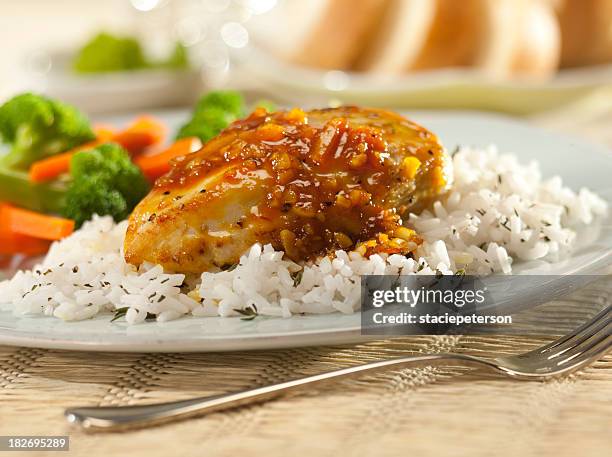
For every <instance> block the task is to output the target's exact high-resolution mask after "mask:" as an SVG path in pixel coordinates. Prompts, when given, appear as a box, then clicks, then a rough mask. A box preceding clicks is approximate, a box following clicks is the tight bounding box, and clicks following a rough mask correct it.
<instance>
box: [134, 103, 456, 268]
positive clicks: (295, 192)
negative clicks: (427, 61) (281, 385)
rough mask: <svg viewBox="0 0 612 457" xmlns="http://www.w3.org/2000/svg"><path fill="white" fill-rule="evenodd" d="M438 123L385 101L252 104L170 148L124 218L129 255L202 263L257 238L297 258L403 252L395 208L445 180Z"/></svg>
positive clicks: (426, 201) (414, 203) (234, 254)
mask: <svg viewBox="0 0 612 457" xmlns="http://www.w3.org/2000/svg"><path fill="white" fill-rule="evenodd" d="M447 164H448V161H447V156H446V154H445V152H444V149H443V147H442V146H441V144H440V143H439V141H438V139H437V138H436V136H435V135H434V134H432V133H431V132H429V131H427V130H426V129H424V128H423V127H420V126H418V125H416V124H414V123H412V122H410V121H408V120H406V119H405V118H403V117H402V116H400V115H398V114H395V113H392V112H389V111H384V110H377V109H361V108H356V107H341V108H334V109H331V108H330V109H322V110H312V111H307V112H304V111H301V110H298V109H294V110H291V111H281V112H276V113H267V112H266V111H265V110H263V109H258V110H256V111H255V112H254V113H252V114H251V115H250V116H249V117H248V118H246V119H244V120H240V121H237V122H234V123H233V124H232V125H231V126H229V127H228V128H227V129H225V130H224V131H223V132H221V134H220V135H219V136H217V137H216V138H214V139H212V140H211V141H209V142H208V143H207V144H206V145H204V147H203V148H202V149H201V150H199V151H197V152H195V153H193V154H189V155H187V156H184V157H180V158H178V159H176V160H175V161H174V162H173V164H172V169H171V171H170V172H169V173H168V174H167V175H166V176H164V177H162V178H160V179H159V180H158V181H157V182H156V184H155V187H154V189H153V190H152V191H151V193H150V194H149V195H148V196H147V197H146V198H145V199H144V200H143V201H142V202H140V204H139V205H138V206H137V207H136V209H135V210H134V212H133V214H132V216H131V217H130V222H129V227H128V230H127V234H126V239H125V258H126V260H127V261H128V262H129V263H132V264H135V265H138V264H140V263H142V262H144V261H148V262H152V263H157V264H161V265H162V266H163V267H164V268H166V269H168V270H170V271H177V272H184V273H200V272H202V271H208V270H214V269H216V268H223V267H224V266H228V265H232V264H234V263H236V262H237V261H238V260H239V258H240V256H241V255H242V254H244V253H245V251H246V250H247V249H248V248H249V247H250V246H251V245H252V244H254V243H256V242H259V243H262V244H266V243H271V244H272V245H273V246H274V247H275V248H276V249H280V250H284V251H285V253H286V255H287V256H288V257H290V258H291V259H293V260H296V261H301V260H308V259H312V258H314V257H316V256H317V255H320V254H324V253H326V252H328V251H330V250H333V249H337V248H342V249H352V248H355V247H356V245H358V243H360V244H359V245H358V248H359V249H361V250H362V251H363V252H365V251H366V250H367V251H368V252H370V253H371V252H376V251H377V250H384V251H385V252H402V253H407V252H409V251H411V250H414V249H415V248H416V246H417V244H418V243H420V239H419V238H418V236H417V235H416V234H415V233H414V232H412V231H410V230H408V229H405V228H402V227H401V224H402V220H401V217H402V216H404V215H406V214H407V212H408V211H419V210H421V209H423V208H424V207H426V206H427V205H430V204H431V202H432V200H433V199H435V198H436V197H437V196H439V195H440V194H441V193H442V192H443V191H444V190H445V189H446V187H447V184H448V177H447V176H446V166H447Z"/></svg>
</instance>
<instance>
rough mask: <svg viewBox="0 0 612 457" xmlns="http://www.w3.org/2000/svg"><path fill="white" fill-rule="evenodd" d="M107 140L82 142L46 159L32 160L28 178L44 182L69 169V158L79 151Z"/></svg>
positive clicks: (32, 180)
mask: <svg viewBox="0 0 612 457" xmlns="http://www.w3.org/2000/svg"><path fill="white" fill-rule="evenodd" d="M106 141H108V140H93V141H90V142H88V143H85V144H82V145H81V146H78V147H76V148H74V149H71V150H70V151H66V152H62V153H61V154H56V155H54V156H51V157H47V158H46V159H42V160H39V161H38V162H34V163H33V164H32V166H30V172H29V178H30V181H31V182H44V181H50V180H52V179H55V178H57V177H58V176H59V175H61V174H62V173H67V172H68V171H69V170H70V160H71V159H72V156H73V155H75V154H76V153H77V152H79V151H84V150H87V149H92V148H95V147H96V146H100V145H101V144H103V143H105V142H106Z"/></svg>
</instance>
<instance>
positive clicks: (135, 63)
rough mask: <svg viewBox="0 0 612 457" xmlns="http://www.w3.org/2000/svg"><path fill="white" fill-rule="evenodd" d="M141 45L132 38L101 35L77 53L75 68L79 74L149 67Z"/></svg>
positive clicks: (103, 33)
mask: <svg viewBox="0 0 612 457" xmlns="http://www.w3.org/2000/svg"><path fill="white" fill-rule="evenodd" d="M147 66H148V65H147V61H146V59H145V56H144V54H143V52H142V48H141V46H140V43H139V42H138V41H137V40H136V39H134V38H130V37H120V36H114V35H111V34H109V33H105V32H102V33H99V34H98V35H96V36H95V37H94V38H92V39H91V40H90V41H89V42H87V43H86V44H85V46H83V48H81V50H80V51H79V52H78V53H77V55H76V57H75V59H74V61H73V68H74V70H75V71H76V72H78V73H106V72H112V71H123V70H136V69H140V68H145V67H147Z"/></svg>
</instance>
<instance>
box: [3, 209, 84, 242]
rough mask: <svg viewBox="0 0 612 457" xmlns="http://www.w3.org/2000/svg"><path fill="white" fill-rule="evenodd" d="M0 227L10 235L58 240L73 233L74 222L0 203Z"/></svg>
mask: <svg viewBox="0 0 612 457" xmlns="http://www.w3.org/2000/svg"><path fill="white" fill-rule="evenodd" d="M0 225H2V227H3V230H4V231H5V232H6V233H8V234H9V235H10V234H16V235H25V236H29V237H33V238H39V239H43V240H50V241H54V240H60V239H62V238H64V237H66V236H68V235H70V234H71V233H72V232H73V231H74V221H73V220H70V219H63V218H61V217H55V216H47V215H46V214H42V213H36V212H34V211H30V210H27V209H22V208H17V207H15V206H12V205H9V204H7V203H0Z"/></svg>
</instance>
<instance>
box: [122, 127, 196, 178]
mask: <svg viewBox="0 0 612 457" xmlns="http://www.w3.org/2000/svg"><path fill="white" fill-rule="evenodd" d="M201 146H202V142H201V141H200V139H199V138H195V137H194V138H183V139H181V140H178V141H177V142H176V143H174V144H173V145H172V146H170V147H169V148H168V149H165V150H164V151H162V152H160V153H157V154H150V155H141V156H140V157H137V158H136V159H135V160H134V162H135V163H136V165H138V166H139V167H140V169H141V170H142V172H143V173H144V175H145V176H146V177H147V178H148V179H149V180H151V181H155V180H156V179H157V178H159V177H160V176H161V175H163V174H165V173H167V172H168V171H169V170H170V161H171V160H172V159H174V158H175V157H179V156H184V155H187V154H189V153H191V152H195V151H197V150H198V149H199V148H200V147H201Z"/></svg>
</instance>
